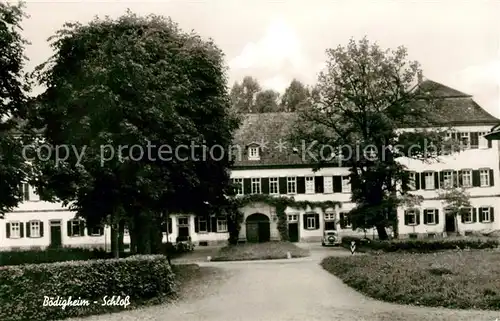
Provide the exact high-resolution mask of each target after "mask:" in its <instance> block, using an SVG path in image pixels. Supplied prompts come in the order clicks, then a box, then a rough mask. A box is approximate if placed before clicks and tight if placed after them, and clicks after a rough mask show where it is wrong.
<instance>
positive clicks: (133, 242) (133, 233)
mask: <svg viewBox="0 0 500 321" xmlns="http://www.w3.org/2000/svg"><path fill="white" fill-rule="evenodd" d="M128 233H129V236H130V253H132V254H137V227H135V225H133V226H132V227H129V232H128Z"/></svg>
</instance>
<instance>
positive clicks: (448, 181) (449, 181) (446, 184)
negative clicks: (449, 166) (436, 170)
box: [441, 170, 454, 188]
mask: <svg viewBox="0 0 500 321" xmlns="http://www.w3.org/2000/svg"><path fill="white" fill-rule="evenodd" d="M441 173H442V174H443V180H442V181H443V185H442V187H443V188H452V187H453V181H454V179H453V174H454V173H453V171H452V170H446V171H442V172H441Z"/></svg>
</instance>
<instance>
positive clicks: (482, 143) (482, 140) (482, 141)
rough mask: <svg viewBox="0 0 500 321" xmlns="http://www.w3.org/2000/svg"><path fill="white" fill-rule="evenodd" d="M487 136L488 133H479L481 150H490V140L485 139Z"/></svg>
mask: <svg viewBox="0 0 500 321" xmlns="http://www.w3.org/2000/svg"><path fill="white" fill-rule="evenodd" d="M486 134H487V132H480V133H478V136H479V139H478V145H479V148H481V149H483V148H488V140H487V139H486V138H484V135H486Z"/></svg>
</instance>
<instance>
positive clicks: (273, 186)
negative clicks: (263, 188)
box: [269, 177, 280, 194]
mask: <svg viewBox="0 0 500 321" xmlns="http://www.w3.org/2000/svg"><path fill="white" fill-rule="evenodd" d="M279 193H280V188H279V179H278V177H270V178H269V194H279Z"/></svg>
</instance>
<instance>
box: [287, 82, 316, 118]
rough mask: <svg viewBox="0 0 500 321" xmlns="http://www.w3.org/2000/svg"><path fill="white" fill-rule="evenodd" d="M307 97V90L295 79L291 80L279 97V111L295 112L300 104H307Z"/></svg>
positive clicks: (308, 94)
mask: <svg viewBox="0 0 500 321" xmlns="http://www.w3.org/2000/svg"><path fill="white" fill-rule="evenodd" d="M309 97H310V91H309V89H308V88H307V87H306V86H305V85H304V84H303V83H301V82H300V81H298V80H297V79H293V80H292V82H291V83H290V86H288V88H287V89H286V90H285V93H284V94H283V96H282V97H281V103H280V109H281V110H282V111H287V112H295V111H296V110H298V109H299V108H300V106H301V105H302V104H304V103H307V101H308V99H309Z"/></svg>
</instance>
